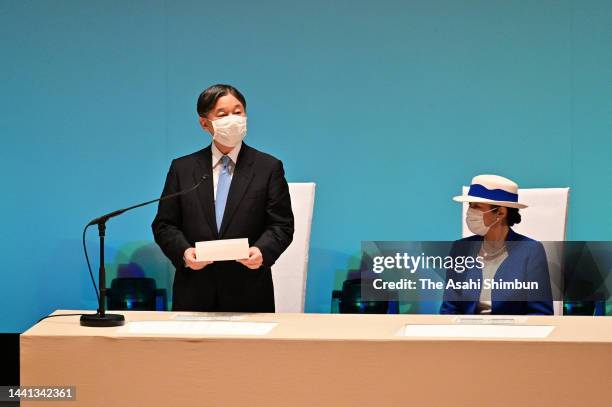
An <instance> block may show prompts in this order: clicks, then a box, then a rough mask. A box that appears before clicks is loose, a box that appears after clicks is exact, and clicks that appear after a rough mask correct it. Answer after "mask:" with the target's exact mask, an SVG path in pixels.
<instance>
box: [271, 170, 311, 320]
mask: <svg viewBox="0 0 612 407" xmlns="http://www.w3.org/2000/svg"><path fill="white" fill-rule="evenodd" d="M315 186H316V184H315V183H313V182H307V183H289V194H290V195H291V207H292V209H293V216H294V218H295V232H294V234H293V241H292V242H291V244H290V245H289V247H288V248H287V250H285V252H284V253H283V254H282V255H281V256H280V257H279V258H278V260H277V261H276V263H275V264H274V266H272V280H273V281H274V302H275V308H276V312H304V302H305V299H306V275H307V272H308V249H309V247H310V229H311V225H312V212H313V209H314V198H315Z"/></svg>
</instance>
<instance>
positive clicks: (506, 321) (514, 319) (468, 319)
mask: <svg viewBox="0 0 612 407" xmlns="http://www.w3.org/2000/svg"><path fill="white" fill-rule="evenodd" d="M453 322H454V323H456V324H468V325H477V324H491V325H493V324H498V325H513V324H523V325H524V324H525V323H526V322H527V316H505V315H500V316H472V315H467V316H457V317H455V318H453Z"/></svg>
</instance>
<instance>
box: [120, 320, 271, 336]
mask: <svg viewBox="0 0 612 407" xmlns="http://www.w3.org/2000/svg"><path fill="white" fill-rule="evenodd" d="M276 325H278V323H276V322H231V321H134V322H128V323H127V324H126V325H124V326H123V327H122V328H120V331H121V332H122V333H128V334H160V335H180V334H183V335H203V336H206V335H266V334H267V333H269V332H270V331H271V330H272V329H274V327H275V326H276Z"/></svg>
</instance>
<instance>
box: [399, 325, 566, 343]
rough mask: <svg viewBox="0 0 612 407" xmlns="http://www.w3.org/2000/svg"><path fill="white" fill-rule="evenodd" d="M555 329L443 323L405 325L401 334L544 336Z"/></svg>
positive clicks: (432, 335) (472, 336)
mask: <svg viewBox="0 0 612 407" xmlns="http://www.w3.org/2000/svg"><path fill="white" fill-rule="evenodd" d="M554 329H555V327H554V326H550V325H497V324H494V325H484V324H474V325H470V324H457V325H451V324H443V325H427V324H422V325H406V326H405V327H404V329H403V330H402V331H401V332H400V334H401V336H406V337H411V338H425V337H428V338H512V339H514V338H516V339H518V338H546V337H548V335H550V333H551V332H552V331H553V330H554Z"/></svg>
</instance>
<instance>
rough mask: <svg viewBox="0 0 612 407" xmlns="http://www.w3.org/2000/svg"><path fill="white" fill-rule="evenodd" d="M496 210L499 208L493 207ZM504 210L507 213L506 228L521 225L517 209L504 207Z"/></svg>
mask: <svg viewBox="0 0 612 407" xmlns="http://www.w3.org/2000/svg"><path fill="white" fill-rule="evenodd" d="M498 208H499V206H495V209H498ZM506 210H507V211H508V212H507V213H508V214H507V215H506V222H508V226H513V225H516V224H517V223H521V214H520V213H519V210H518V208H508V207H506Z"/></svg>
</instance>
